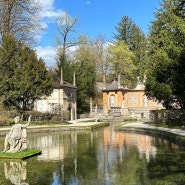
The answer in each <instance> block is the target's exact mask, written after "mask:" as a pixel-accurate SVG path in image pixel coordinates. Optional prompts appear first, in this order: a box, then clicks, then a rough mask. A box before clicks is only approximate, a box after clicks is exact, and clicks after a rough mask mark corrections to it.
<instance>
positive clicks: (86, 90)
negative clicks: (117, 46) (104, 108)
mask: <svg viewBox="0 0 185 185" xmlns="http://www.w3.org/2000/svg"><path fill="white" fill-rule="evenodd" d="M75 56H76V59H77V62H76V63H75V64H74V67H75V71H76V76H77V80H76V84H77V87H78V89H77V94H78V96H77V106H78V112H79V113H82V112H89V99H90V97H94V96H95V85H96V55H95V53H94V52H93V49H92V48H91V46H90V45H82V46H80V47H79V48H78V50H77V51H76V55H75Z"/></svg>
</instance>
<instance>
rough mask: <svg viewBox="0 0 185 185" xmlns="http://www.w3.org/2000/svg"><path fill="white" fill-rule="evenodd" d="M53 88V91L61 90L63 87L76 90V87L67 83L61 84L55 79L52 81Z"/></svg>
mask: <svg viewBox="0 0 185 185" xmlns="http://www.w3.org/2000/svg"><path fill="white" fill-rule="evenodd" d="M53 87H54V88H55V89H63V88H64V87H68V88H73V89H77V87H76V86H74V85H72V84H70V83H69V82H67V81H63V83H61V81H60V79H59V78H55V79H54V82H53Z"/></svg>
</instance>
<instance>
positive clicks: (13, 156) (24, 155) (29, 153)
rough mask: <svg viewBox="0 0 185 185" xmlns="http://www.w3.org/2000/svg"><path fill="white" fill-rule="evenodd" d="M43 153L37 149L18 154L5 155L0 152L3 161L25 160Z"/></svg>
mask: <svg viewBox="0 0 185 185" xmlns="http://www.w3.org/2000/svg"><path fill="white" fill-rule="evenodd" d="M41 153H42V151H41V150H37V149H27V150H24V151H21V152H16V153H3V152H0V158H1V159H2V158H3V159H24V158H28V157H31V156H34V155H38V154H41Z"/></svg>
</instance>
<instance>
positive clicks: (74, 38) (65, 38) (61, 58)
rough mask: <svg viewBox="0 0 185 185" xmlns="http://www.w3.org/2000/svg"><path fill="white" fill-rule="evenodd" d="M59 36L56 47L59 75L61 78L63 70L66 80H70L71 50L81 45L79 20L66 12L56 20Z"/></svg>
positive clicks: (57, 36)
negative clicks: (78, 28) (78, 27)
mask: <svg viewBox="0 0 185 185" xmlns="http://www.w3.org/2000/svg"><path fill="white" fill-rule="evenodd" d="M56 26H57V31H58V32H57V34H56V35H55V38H56V45H57V49H58V50H57V66H56V67H57V68H56V72H57V75H58V76H60V75H61V74H60V73H61V68H63V75H64V78H65V79H66V80H67V79H68V78H70V75H69V71H70V69H69V68H70V62H71V59H69V58H70V57H69V49H70V48H71V47H73V46H76V45H78V44H79V40H80V39H79V38H80V36H79V33H78V32H77V29H76V27H77V26H78V18H77V17H74V18H73V17H71V16H70V15H69V14H68V13H67V12H64V13H63V14H62V15H61V16H59V17H58V18H57V19H56Z"/></svg>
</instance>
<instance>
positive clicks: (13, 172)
mask: <svg viewBox="0 0 185 185" xmlns="http://www.w3.org/2000/svg"><path fill="white" fill-rule="evenodd" d="M4 174H5V177H6V179H8V180H10V182H11V183H12V184H14V185H28V183H27V182H26V176H27V171H26V162H25V161H21V162H5V163H4Z"/></svg>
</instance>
